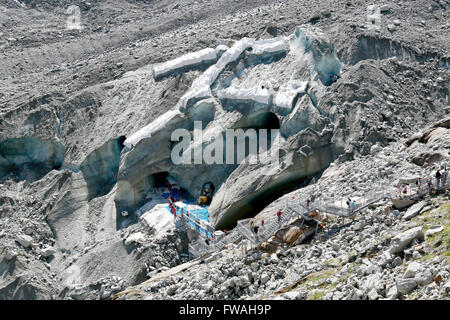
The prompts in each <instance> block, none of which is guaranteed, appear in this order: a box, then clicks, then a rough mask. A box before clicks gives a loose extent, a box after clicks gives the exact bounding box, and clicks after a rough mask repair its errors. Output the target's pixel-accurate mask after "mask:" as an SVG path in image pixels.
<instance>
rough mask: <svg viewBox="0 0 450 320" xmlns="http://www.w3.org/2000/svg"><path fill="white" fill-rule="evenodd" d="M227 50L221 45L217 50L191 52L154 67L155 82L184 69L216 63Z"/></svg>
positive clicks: (208, 49)
mask: <svg viewBox="0 0 450 320" xmlns="http://www.w3.org/2000/svg"><path fill="white" fill-rule="evenodd" d="M226 50H228V47H227V46H224V45H219V46H217V47H216V48H215V49H213V48H206V49H203V50H200V51H196V52H190V53H187V54H185V55H183V56H181V57H178V58H176V59H173V60H170V61H166V62H164V63H160V64H157V65H155V66H154V67H153V78H154V79H155V81H158V80H160V79H162V78H163V77H165V76H168V75H170V74H172V73H174V72H177V71H182V70H183V69H192V68H194V67H195V66H201V65H206V64H212V63H215V62H216V61H217V59H218V58H219V57H220V56H221V55H222V53H223V52H225V51H226Z"/></svg>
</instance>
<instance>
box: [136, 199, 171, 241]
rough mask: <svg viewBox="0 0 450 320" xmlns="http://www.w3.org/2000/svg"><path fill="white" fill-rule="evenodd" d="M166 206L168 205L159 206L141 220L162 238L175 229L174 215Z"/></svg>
mask: <svg viewBox="0 0 450 320" xmlns="http://www.w3.org/2000/svg"><path fill="white" fill-rule="evenodd" d="M166 206H167V204H162V203H161V204H157V205H155V206H154V207H153V209H151V210H149V211H147V212H146V213H144V214H143V215H142V216H141V218H140V219H141V220H142V221H143V222H145V223H146V224H147V225H148V226H149V227H151V228H154V229H155V235H156V236H160V235H162V234H164V233H166V232H168V231H169V230H170V229H174V228H175V221H174V218H173V215H172V214H171V213H170V212H169V211H167V209H166Z"/></svg>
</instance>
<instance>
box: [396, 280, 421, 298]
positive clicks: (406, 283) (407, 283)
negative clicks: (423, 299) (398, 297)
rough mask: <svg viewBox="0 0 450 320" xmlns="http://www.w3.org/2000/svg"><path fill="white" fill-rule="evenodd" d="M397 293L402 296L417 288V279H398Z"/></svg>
mask: <svg viewBox="0 0 450 320" xmlns="http://www.w3.org/2000/svg"><path fill="white" fill-rule="evenodd" d="M395 284H396V286H397V291H398V293H400V294H408V293H410V292H411V291H413V290H414V289H415V288H416V287H417V282H416V280H415V279H412V278H408V279H398V280H397V281H396V283H395Z"/></svg>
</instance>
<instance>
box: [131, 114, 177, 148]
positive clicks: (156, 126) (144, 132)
mask: <svg viewBox="0 0 450 320" xmlns="http://www.w3.org/2000/svg"><path fill="white" fill-rule="evenodd" d="M180 114H181V113H180V111H178V110H169V111H167V112H166V113H164V114H162V115H161V116H159V117H158V118H157V119H155V120H154V121H153V122H151V123H149V124H148V125H146V126H145V127H143V128H141V129H139V130H138V131H137V132H135V133H134V134H132V135H131V136H130V137H128V138H127V139H126V140H125V142H124V145H125V147H127V148H128V149H132V148H133V146H135V145H136V144H137V143H138V142H139V141H141V140H142V139H145V138H149V137H150V136H151V135H152V134H154V133H155V132H157V131H159V130H161V129H163V128H164V127H165V126H166V124H167V123H168V122H169V121H170V120H172V119H173V118H174V117H176V116H177V115H180Z"/></svg>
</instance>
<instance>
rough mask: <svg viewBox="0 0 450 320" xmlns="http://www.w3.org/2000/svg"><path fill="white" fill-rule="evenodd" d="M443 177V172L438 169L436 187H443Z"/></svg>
mask: <svg viewBox="0 0 450 320" xmlns="http://www.w3.org/2000/svg"><path fill="white" fill-rule="evenodd" d="M441 177H442V174H441V172H440V171H439V170H437V171H436V189H440V187H441Z"/></svg>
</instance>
